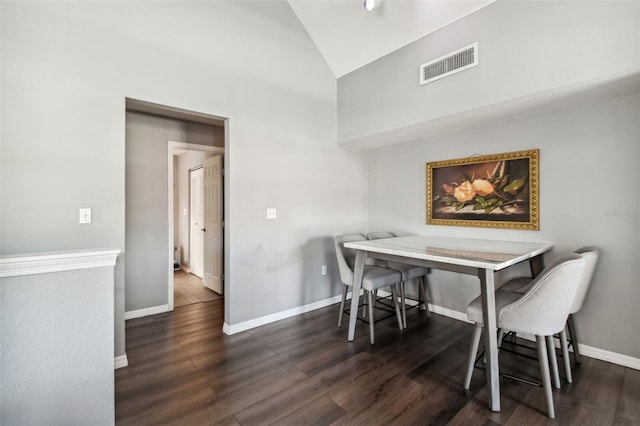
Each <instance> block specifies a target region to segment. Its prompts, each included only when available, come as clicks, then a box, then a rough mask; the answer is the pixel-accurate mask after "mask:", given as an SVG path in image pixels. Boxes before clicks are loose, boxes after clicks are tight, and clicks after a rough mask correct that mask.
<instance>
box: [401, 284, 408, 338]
mask: <svg viewBox="0 0 640 426" xmlns="http://www.w3.org/2000/svg"><path fill="white" fill-rule="evenodd" d="M404 291H405V287H404V281H402V282H401V283H400V307H401V308H402V328H407V305H406V299H405V292H404Z"/></svg>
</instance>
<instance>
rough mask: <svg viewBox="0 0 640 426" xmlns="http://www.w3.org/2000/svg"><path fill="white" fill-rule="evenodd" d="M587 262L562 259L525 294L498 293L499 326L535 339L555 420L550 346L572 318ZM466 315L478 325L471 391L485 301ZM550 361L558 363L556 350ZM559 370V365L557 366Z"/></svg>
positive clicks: (471, 359) (474, 304)
mask: <svg viewBox="0 0 640 426" xmlns="http://www.w3.org/2000/svg"><path fill="white" fill-rule="evenodd" d="M585 265H586V262H585V259H584V258H583V257H581V256H579V255H577V254H569V255H567V256H563V257H560V258H559V259H557V260H556V261H555V262H554V263H553V264H551V265H550V266H549V267H548V268H546V269H545V270H544V271H542V273H540V275H538V277H536V278H535V279H534V280H533V282H532V283H531V286H530V288H529V290H528V291H527V292H526V293H524V294H522V295H521V294H518V293H513V292H510V291H501V290H498V291H497V292H496V311H497V314H496V317H497V320H498V327H499V328H501V329H504V330H510V331H514V332H517V333H527V334H532V335H535V336H536V344H537V349H538V362H539V365H540V374H541V376H542V386H543V388H544V392H545V397H546V402H547V413H548V415H549V417H551V418H554V417H555V412H554V407H553V397H552V394H551V378H550V374H549V358H548V357H547V345H553V335H554V334H556V333H559V332H560V331H562V330H563V329H564V327H565V324H566V322H567V318H568V317H569V313H570V311H571V308H572V305H573V302H574V300H575V298H576V294H577V293H578V287H579V286H580V280H581V278H582V275H583V273H584V270H585ZM467 316H468V318H469V320H470V321H473V322H474V323H475V329H474V333H473V338H472V342H471V348H470V351H469V360H468V363H467V373H466V376H465V380H464V388H465V389H469V386H470V384H471V375H472V373H473V368H474V365H475V362H476V354H477V351H478V342H479V341H480V336H481V334H482V322H483V319H482V301H481V298H480V297H478V298H476V299H475V300H473V301H472V302H471V303H470V304H469V306H467ZM550 353H553V357H552V359H551V362H553V361H554V360H555V350H553V349H552V350H551V352H550ZM556 370H557V365H556Z"/></svg>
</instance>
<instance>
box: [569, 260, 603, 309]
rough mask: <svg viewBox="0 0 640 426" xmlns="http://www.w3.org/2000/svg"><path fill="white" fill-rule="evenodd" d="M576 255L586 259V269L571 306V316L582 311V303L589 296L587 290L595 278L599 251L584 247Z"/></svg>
mask: <svg viewBox="0 0 640 426" xmlns="http://www.w3.org/2000/svg"><path fill="white" fill-rule="evenodd" d="M574 253H576V254H578V255H580V256H581V257H582V258H583V259H584V261H585V267H584V273H583V274H582V279H581V280H580V285H579V286H578V292H577V293H576V298H575V299H574V301H573V306H571V311H569V313H570V314H575V313H576V312H578V311H579V310H580V309H582V303H583V302H584V299H585V297H586V296H587V290H589V284H591V278H592V277H593V272H594V271H595V269H596V264H597V263H598V255H599V253H598V249H597V248H595V247H582V248H579V249H578V250H576V251H575V252H574Z"/></svg>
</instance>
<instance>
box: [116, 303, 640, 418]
mask: <svg viewBox="0 0 640 426" xmlns="http://www.w3.org/2000/svg"><path fill="white" fill-rule="evenodd" d="M223 306H224V303H223V300H222V299H220V300H215V301H211V302H205V303H198V304H193V305H189V306H184V307H180V308H177V309H175V311H174V312H172V313H167V314H160V315H155V316H151V317H146V318H139V319H134V320H129V321H127V356H128V360H129V366H128V367H126V368H122V369H119V370H116V373H115V379H116V396H115V398H116V423H117V424H118V425H153V424H157V425H267V424H278V425H305V424H309V425H328V424H335V425H445V424H451V425H495V424H501V425H518V426H521V425H536V424H555V425H567V424H575V425H634V424H635V425H638V424H640V371H637V370H632V369H628V368H624V367H620V366H617V365H614V364H609V363H606V362H602V361H598V360H594V359H590V358H586V357H584V358H583V362H582V364H581V365H579V366H576V367H575V368H574V381H573V383H572V384H567V383H565V382H563V384H562V389H560V390H554V392H553V394H554V401H555V406H556V419H555V420H551V419H548V418H547V417H546V414H545V413H546V408H545V403H544V395H543V391H542V389H541V388H537V387H533V386H529V385H526V384H522V383H518V382H515V381H512V380H508V379H504V378H503V379H502V380H501V391H502V397H501V403H502V411H501V412H500V413H493V412H491V411H490V410H489V409H488V405H487V395H486V389H485V386H484V385H485V380H484V372H483V371H480V370H476V372H475V374H474V377H473V381H472V386H471V389H470V390H469V391H465V390H464V389H462V381H463V378H464V364H465V361H466V356H467V350H468V345H469V339H470V333H471V330H472V326H471V325H469V324H465V323H462V322H459V321H456V320H452V319H449V318H446V317H443V316H439V315H435V314H433V315H432V317H431V318H430V319H429V318H427V317H426V315H425V314H424V313H421V312H418V311H416V310H415V309H414V310H411V311H409V312H407V322H408V326H409V329H408V330H406V331H405V332H400V331H399V330H398V328H397V326H396V323H395V321H394V318H389V319H386V320H384V321H381V322H379V323H377V324H376V344H375V345H370V344H369V342H368V341H369V339H368V335H367V332H368V328H367V327H365V326H364V325H363V324H362V323H360V325H359V327H358V330H357V333H356V334H357V335H356V340H355V342H347V339H346V337H347V330H346V324H345V325H343V328H342V329H339V328H337V327H336V322H337V315H338V306H337V305H334V306H330V307H327V308H323V309H319V310H316V311H313V312H310V313H307V314H304V315H300V316H297V317H293V318H289V319H286V320H282V321H279V322H276V323H273V324H269V325H266V326H263V327H259V328H255V329H252V330H249V331H246V332H243V333H239V334H235V335H232V336H227V335H225V334H224V333H222V323H223V316H224V315H223ZM500 357H501V359H500V366H501V371H510V372H517V373H518V374H520V375H523V374H531V375H532V376H534V377H535V376H536V375H537V363H536V362H535V361H531V360H527V359H525V358H522V357H515V356H513V355H511V354H508V353H505V352H502V353H501V354H500Z"/></svg>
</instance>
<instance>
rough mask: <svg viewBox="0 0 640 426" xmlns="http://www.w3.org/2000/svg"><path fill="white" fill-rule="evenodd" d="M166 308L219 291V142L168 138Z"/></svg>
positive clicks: (215, 295)
mask: <svg viewBox="0 0 640 426" xmlns="http://www.w3.org/2000/svg"><path fill="white" fill-rule="evenodd" d="M168 144H169V145H168V154H169V158H168V164H169V171H168V176H169V177H170V180H171V182H170V183H169V188H170V190H171V194H170V196H169V204H170V205H169V211H170V221H169V222H170V223H171V224H172V229H171V230H170V232H169V235H170V236H173V238H172V239H171V241H170V246H171V247H170V249H171V250H172V253H173V270H172V271H171V272H170V277H169V279H168V282H169V286H168V287H169V288H168V293H169V294H168V299H169V306H170V310H171V309H173V308H174V307H179V306H185V305H190V304H193V303H200V302H206V301H211V300H216V299H219V298H222V297H223V284H222V282H223V266H222V265H223V259H224V248H223V247H224V241H223V238H222V235H223V232H222V228H223V220H222V219H223V211H224V209H223V189H222V188H223V178H222V164H223V161H222V158H223V153H224V148H221V147H212V146H205V145H198V144H189V143H184V142H175V141H170V142H169V143H168Z"/></svg>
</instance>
